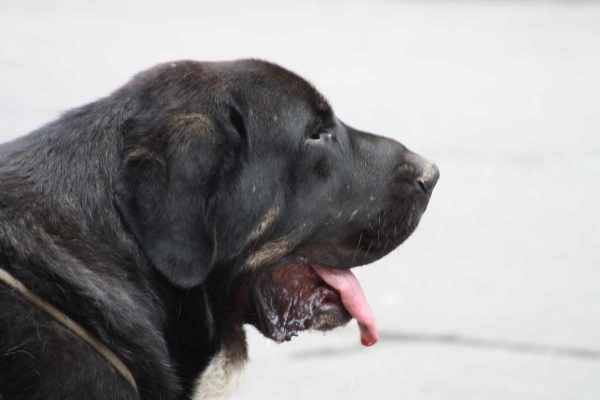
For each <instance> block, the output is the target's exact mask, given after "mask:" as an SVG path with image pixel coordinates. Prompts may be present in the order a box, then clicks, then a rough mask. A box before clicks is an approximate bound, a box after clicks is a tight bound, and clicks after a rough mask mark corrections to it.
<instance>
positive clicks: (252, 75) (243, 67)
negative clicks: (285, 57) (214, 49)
mask: <svg viewBox="0 0 600 400" xmlns="http://www.w3.org/2000/svg"><path fill="white" fill-rule="evenodd" d="M224 64H228V65H223V68H224V69H225V70H226V71H227V72H229V73H228V74H227V75H229V76H228V77H229V79H231V80H233V81H234V82H235V84H234V87H235V88H239V89H240V90H239V91H240V93H239V94H240V95H242V96H244V97H246V98H248V97H250V98H251V100H253V102H258V103H260V104H265V105H269V106H270V107H277V108H279V107H281V106H290V107H299V106H302V105H304V106H307V107H308V108H310V109H311V110H312V111H314V112H315V113H318V114H333V111H332V108H331V105H330V104H329V102H328V101H327V99H326V98H325V96H323V95H322V94H321V93H320V92H319V91H318V90H317V89H316V88H315V87H314V86H313V85H311V84H310V83H309V82H307V81H306V80H304V79H303V78H301V77H300V76H298V75H296V74H294V73H293V72H291V71H289V70H287V69H285V68H282V67H280V66H278V65H276V64H272V63H269V62H266V61H261V60H253V59H249V60H239V61H232V62H229V63H224Z"/></svg>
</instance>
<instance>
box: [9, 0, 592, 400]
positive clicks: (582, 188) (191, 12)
mask: <svg viewBox="0 0 600 400" xmlns="http://www.w3.org/2000/svg"><path fill="white" fill-rule="evenodd" d="M57 3H58V2H53V1H41V0H40V1H38V2H37V4H35V3H34V2H24V1H12V0H10V1H7V0H3V1H2V3H0V49H1V52H0V127H1V131H0V140H8V139H10V138H13V137H16V136H19V135H22V134H24V133H26V132H28V131H29V130H31V129H33V128H36V127H38V126H39V125H41V124H42V123H44V122H47V121H49V120H51V119H53V118H55V117H56V116H57V115H58V114H59V112H60V111H62V110H66V109H69V108H71V107H74V106H77V105H80V104H83V103H85V102H88V101H91V100H93V99H95V98H97V97H99V96H102V95H105V94H107V93H109V92H110V91H112V90H113V89H114V88H116V87H117V86H119V85H121V84H122V83H123V82H124V81H126V80H127V79H128V78H129V77H130V76H131V75H133V74H134V73H135V72H137V71H139V70H141V69H144V68H147V67H149V66H151V65H153V64H155V63H157V62H162V61H167V60H176V59H184V58H191V59H203V60H218V59H231V58H240V57H247V56H252V57H260V58H266V59H269V60H272V61H276V62H279V63H281V64H283V65H285V66H287V67H289V68H291V69H293V70H295V71H297V72H299V73H301V74H302V75H303V76H305V77H307V78H308V79H310V80H311V81H313V82H314V83H315V84H316V85H317V87H319V88H320V89H321V91H322V92H324V93H325V94H326V95H327V96H328V97H329V99H330V101H331V103H332V104H333V105H334V107H335V108H336V110H337V113H338V115H339V116H340V117H341V118H342V119H344V120H345V121H347V122H349V123H350V124H352V125H354V126H356V127H358V128H362V129H367V130H370V131H373V132H377V133H381V134H385V135H388V136H391V137H394V138H397V139H398V140H400V141H402V142H403V143H405V144H406V145H407V146H408V147H410V148H411V149H413V150H415V151H417V152H419V153H421V154H423V155H425V156H427V157H429V158H431V159H434V160H436V161H437V162H438V165H439V167H440V170H441V179H440V182H439V184H438V187H437V188H436V191H435V193H434V196H433V198H432V201H431V204H430V208H429V210H428V211H427V213H426V215H425V217H424V219H423V221H422V224H421V226H420V228H419V229H418V230H417V232H416V233H415V234H414V236H413V237H412V238H411V239H409V240H408V241H407V242H406V244H405V245H404V246H403V247H401V248H400V249H399V250H398V251H396V252H395V253H393V254H392V255H390V256H389V257H387V258H386V259H384V260H382V261H380V262H378V263H376V264H374V265H372V266H369V267H367V268H363V269H361V270H359V271H358V272H357V275H358V276H359V279H360V280H361V282H362V283H363V287H364V289H365V292H366V293H367V297H368V298H369V299H370V303H371V306H372V308H373V309H374V312H375V314H376V316H377V317H378V320H379V327H380V330H381V334H382V341H381V342H380V343H379V344H378V345H377V346H375V347H374V348H370V349H362V348H360V346H359V345H358V331H357V329H356V327H355V326H354V325H352V326H349V327H347V328H345V329H340V330H338V331H336V332H334V333H329V334H328V335H327V336H323V335H321V334H314V335H307V334H305V335H303V336H302V337H300V338H297V339H296V340H294V342H292V343H289V344H285V345H275V344H272V343H269V342H267V341H266V340H265V339H263V338H261V337H259V335H258V334H256V333H255V332H254V331H253V330H251V329H249V342H250V356H251V359H252V362H251V364H250V366H249V368H248V370H247V374H246V383H245V385H244V386H243V389H242V390H241V391H240V392H239V393H238V394H237V395H236V396H235V399H242V398H244V399H253V398H254V399H276V398H286V399H306V398H329V399H332V398H333V399H354V398H356V399H365V398H382V399H396V398H398V399H417V400H418V399H478V400H479V399H497V400H500V399H502V400H504V399H578V400H585V399H590V400H592V399H594V400H595V399H598V398H600V3H599V2H586V1H570V2H569V1H566V2H542V1H537V2H525V1H520V2H517V1H512V2H500V1H494V2H489V3H485V2H468V1H460V2H393V1H387V2H376V1H370V2H366V1H365V2H342V1H321V2H318V3H316V2H315V3H310V2H299V3H293V4H285V2H282V1H279V2H272V3H260V4H259V3H256V2H254V3H253V5H250V2H243V3H240V4H234V3H222V2H220V3H219V5H218V6H217V5H215V4H210V3H208V2H202V1H200V0H198V1H186V2H183V3H182V2H177V1H170V2H162V3H161V5H158V4H150V3H149V2H145V1H141V0H136V1H135V2H129V3H127V5H122V4H119V2H116V1H114V2H110V1H103V2H97V3H98V4H99V5H98V6H96V7H91V8H85V9H83V8H82V7H83V6H82V4H83V2H79V1H72V2H70V4H69V2H62V3H61V4H60V5H59V4H57ZM214 3H216V2H214ZM307 395H310V396H307Z"/></svg>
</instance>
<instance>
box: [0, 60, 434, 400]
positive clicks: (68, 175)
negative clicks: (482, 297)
mask: <svg viewBox="0 0 600 400" xmlns="http://www.w3.org/2000/svg"><path fill="white" fill-rule="evenodd" d="M438 177H439V170H438V168H437V166H436V165H435V164H434V163H431V162H429V161H427V160H426V159H424V158H423V157H421V156H419V155H417V154H415V153H413V152H411V151H409V150H408V149H407V148H406V147H404V146H403V145H401V144H400V143H398V142H396V141H394V140H391V139H388V138H384V137H381V136H376V135H373V134H370V133H365V132H361V131H359V130H356V129H354V128H352V127H350V126H349V125H346V124H345V123H343V122H342V121H340V120H339V119H338V118H337V117H336V116H335V114H334V112H333V110H332V108H331V106H330V105H329V103H328V102H327V100H326V99H325V98H324V97H323V96H322V95H321V94H320V93H319V92H318V91H317V90H316V89H315V88H314V87H313V86H312V85H310V84H309V83H307V82H306V81H305V80H303V79H302V78H300V77H299V76H297V75H295V74H294V73H292V72H290V71H288V70H286V69H284V68H282V67H279V66H277V65H275V64H272V63H268V62H265V61H260V60H252V59H251V60H238V61H231V62H195V61H180V62H173V63H166V64H161V65H158V66H156V67H154V68H151V69H149V70H147V71H145V72H142V73H140V74H138V75H136V76H135V77H134V78H133V79H132V80H131V81H130V82H129V83H127V84H126V85H125V86H123V87H121V88H120V89H118V90H116V91H115V92H114V93H112V94H111V95H110V96H108V97H105V98H102V99H100V100H98V101H95V102H93V103H91V104H88V105H85V106H82V107H80V108H77V109H74V110H71V111H69V112H67V113H65V114H64V115H63V116H61V117H60V118H59V119H58V120H57V121H54V122H51V123H49V124H48V125H46V126H43V127H42V128H40V129H38V130H36V131H34V132H32V133H30V134H29V135H26V136H24V137H22V138H19V139H17V140H15V141H12V142H9V143H5V144H2V145H1V146H0V272H1V273H2V275H0V278H2V279H0V399H2V400H9V399H10V400H12V399H28V400H34V399H111V400H113V399H163V400H165V399H192V398H193V399H219V398H223V397H225V396H226V394H227V393H228V392H229V391H230V389H231V388H233V387H234V386H236V382H237V380H238V377H239V376H240V374H241V372H242V370H243V367H244V364H245V363H246V359H247V350H246V338H245V334H244V330H243V325H244V324H251V325H253V326H254V327H256V329H258V330H259V331H260V332H261V333H262V334H263V335H264V336H265V337H267V338H269V339H272V340H274V341H277V342H283V341H288V340H290V339H291V338H292V337H294V336H295V335H297V334H298V333H299V332H301V331H304V330H309V329H313V330H330V329H333V328H336V327H338V326H342V325H345V324H347V323H348V322H349V321H350V320H351V319H352V318H355V319H356V320H357V321H358V324H359V326H360V332H361V340H362V342H363V344H364V345H371V344H374V343H375V342H376V341H377V339H378V337H377V328H376V323H375V319H374V317H373V314H372V313H371V310H370V308H369V306H368V303H367V302H366V299H365V296H364V294H363V293H362V290H361V289H360V285H359V283H358V281H357V280H356V278H355V277H354V275H352V273H351V272H350V268H352V267H356V266H361V265H365V264H369V263H372V262H374V261H376V260H378V259H380V258H382V257H383V256H385V255H386V254H388V253H389V252H390V251H392V250H393V249H395V248H396V247H397V246H398V245H400V244H401V243H402V242H403V241H404V240H405V239H406V238H407V237H409V235H410V234H411V233H412V232H413V231H414V230H415V228H416V227H417V224H418V222H419V220H420V218H421V216H422V214H423V213H424V211H425V209H426V207H427V204H428V202H429V199H430V196H431V193H432V191H433V188H434V186H435V184H436V182H437V180H438Z"/></svg>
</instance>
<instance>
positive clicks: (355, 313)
mask: <svg viewBox="0 0 600 400" xmlns="http://www.w3.org/2000/svg"><path fill="white" fill-rule="evenodd" d="M294 266H304V267H307V268H309V270H310V271H312V273H313V274H315V277H316V278H317V279H320V280H321V283H320V284H318V285H317V286H315V288H317V287H320V290H325V291H326V292H329V293H330V295H327V298H325V299H323V301H322V302H320V303H319V304H320V305H319V306H318V309H319V310H320V311H322V312H326V311H327V308H328V307H329V306H331V307H333V308H338V309H343V310H344V312H346V313H348V314H349V315H348V317H353V318H354V319H356V320H357V322H358V326H359V329H360V336H361V343H362V344H363V345H364V346H372V345H374V344H375V343H377V341H378V340H379V336H378V333H377V326H376V320H375V317H374V315H373V313H372V311H371V308H370V306H369V304H368V302H367V299H366V297H365V295H364V292H363V290H362V287H361V286H360V283H359V281H358V279H357V278H356V277H355V276H354V274H353V273H352V272H351V270H350V269H349V268H347V269H339V268H331V267H328V266H323V265H322V264H317V263H314V262H308V260H306V258H304V257H301V256H294V255H288V256H287V257H285V258H284V259H281V260H280V262H278V263H277V264H275V265H273V266H272V268H271V269H270V271H271V272H269V273H268V276H271V274H272V273H273V272H274V271H277V270H282V269H285V268H287V267H294ZM292 271H293V270H292ZM292 276H293V275H292ZM271 279H272V278H269V281H270V280H271ZM289 279H291V278H287V281H288V282H290V280H289ZM273 283H274V284H275V286H279V285H280V284H278V283H275V282H273ZM284 286H285V285H284ZM284 286H283V287H284ZM330 296H333V298H331V297H330ZM269 304H273V303H269ZM254 307H255V312H256V314H255V315H256V316H258V317H259V318H258V320H257V322H258V323H259V325H261V328H262V331H263V332H271V331H272V329H269V322H268V321H270V320H271V318H270V314H269V313H266V310H267V309H268V308H269V307H268V306H267V303H265V298H264V297H263V296H261V295H257V296H254ZM315 312H316V309H315ZM307 324H309V323H308V321H307ZM309 326H310V325H307V328H308V327H309ZM317 329H318V328H317ZM300 330H304V329H298V331H300ZM267 336H268V337H271V338H274V339H275V340H276V341H281V340H289V338H288V337H287V336H286V338H285V339H281V338H279V337H273V336H271V335H267ZM291 336H295V333H292V334H291ZM282 337H283V336H282ZM280 339H281V340H280Z"/></svg>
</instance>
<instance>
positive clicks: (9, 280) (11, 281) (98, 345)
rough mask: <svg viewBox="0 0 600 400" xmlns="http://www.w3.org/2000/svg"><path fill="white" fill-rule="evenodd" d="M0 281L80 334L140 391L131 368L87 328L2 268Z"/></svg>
mask: <svg viewBox="0 0 600 400" xmlns="http://www.w3.org/2000/svg"><path fill="white" fill-rule="evenodd" d="M0 282H3V283H4V284H6V285H7V286H9V287H10V288H12V289H14V290H15V291H16V292H18V293H19V294H20V295H21V296H23V297H24V298H25V299H26V300H28V301H29V302H30V303H31V304H33V305H34V306H36V307H37V308H39V309H41V310H44V311H45V312H46V313H47V314H48V315H50V316H51V317H52V318H54V319H55V320H56V321H57V322H59V323H60V324H61V325H63V326H64V327H65V328H67V329H68V330H69V331H70V332H71V333H73V334H75V335H77V336H79V337H80V338H81V339H82V340H83V341H84V342H86V343H87V344H89V345H90V346H91V347H92V349H94V350H95V351H96V352H97V353H98V354H100V355H101V356H102V357H104V359H105V360H106V361H108V363H109V364H110V365H112V366H113V368H114V369H116V370H117V372H118V373H119V374H121V376H123V378H125V380H126V381H127V382H129V384H130V385H131V386H133V389H134V390H135V391H136V393H137V391H138V389H137V385H136V384H135V379H133V375H131V372H129V369H128V368H127V367H126V366H125V364H123V362H122V361H121V360H120V359H119V357H117V355H116V354H115V353H113V352H112V351H111V350H110V349H109V348H108V347H106V346H105V345H104V343H102V342H101V341H99V340H98V339H96V338H95V337H94V336H93V335H92V334H90V333H89V332H88V331H87V330H85V329H84V328H83V327H82V326H81V325H79V324H78V323H77V322H75V321H73V320H72V319H71V318H69V317H68V316H67V315H65V314H64V313H63V312H61V311H59V310H58V309H57V308H56V307H54V306H53V305H52V304H50V303H48V302H46V301H44V300H43V299H41V298H40V297H38V296H37V295H36V294H34V293H33V292H31V291H30V290H29V289H27V287H25V285H23V284H22V283H21V282H20V281H19V280H18V279H17V278H15V277H14V276H12V275H11V274H9V273H8V272H7V271H5V270H3V269H2V268H0Z"/></svg>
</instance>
